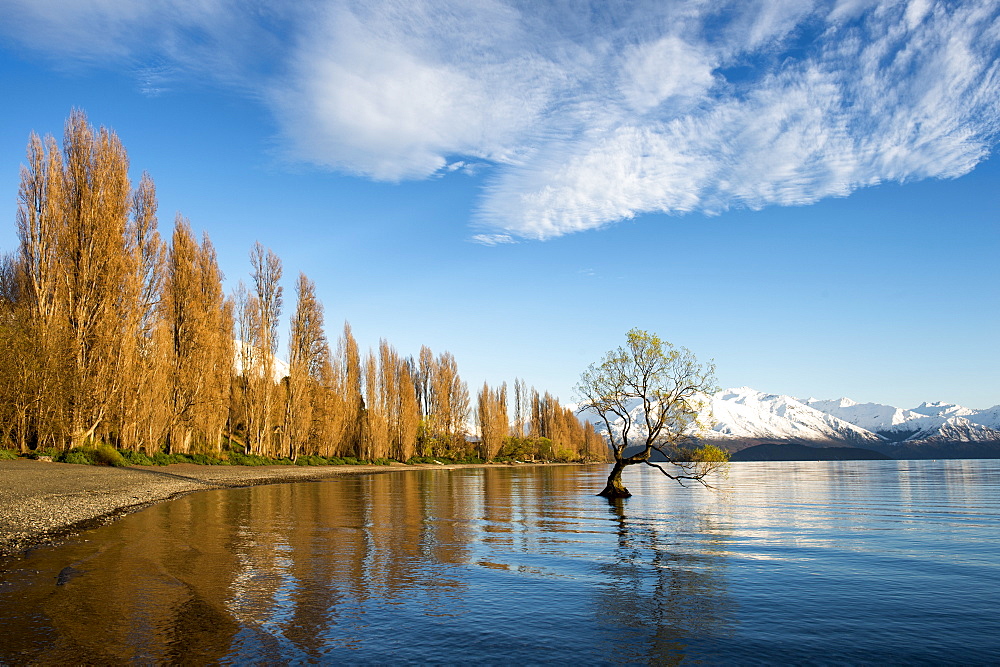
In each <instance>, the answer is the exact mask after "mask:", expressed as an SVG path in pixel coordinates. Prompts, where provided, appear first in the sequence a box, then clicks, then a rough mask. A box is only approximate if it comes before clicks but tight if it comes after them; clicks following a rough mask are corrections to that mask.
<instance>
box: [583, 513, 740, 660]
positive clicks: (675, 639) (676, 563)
mask: <svg viewBox="0 0 1000 667" xmlns="http://www.w3.org/2000/svg"><path fill="white" fill-rule="evenodd" d="M630 502H633V501H632V500H630V499H621V498H618V499H608V500H607V503H608V513H609V515H610V516H611V518H612V521H613V522H614V523H615V525H616V529H617V531H616V532H617V549H616V551H615V560H614V562H611V563H607V564H605V565H602V566H601V567H600V570H601V574H602V578H603V579H604V583H602V584H601V585H600V586H599V590H600V595H599V601H598V603H597V605H596V609H595V611H596V612H597V613H598V614H599V616H600V618H599V619H598V620H601V621H603V622H604V624H605V626H606V632H607V633H608V634H609V635H613V636H614V641H613V642H612V645H613V646H614V651H615V653H614V655H613V656H609V659H611V660H613V661H615V662H618V661H622V662H630V663H654V664H677V663H680V662H681V661H684V660H695V661H697V660H701V659H706V658H707V657H708V656H706V655H705V654H704V653H702V650H703V648H704V647H707V646H708V645H710V644H711V643H712V641H718V640H719V639H721V638H725V637H730V636H732V627H733V624H734V623H735V611H736V604H735V601H734V600H733V599H732V598H731V597H730V596H729V595H728V592H727V582H726V560H725V558H724V553H723V545H722V543H721V541H722V538H720V537H719V535H720V533H721V531H719V530H718V526H716V525H714V522H713V521H712V519H711V518H710V517H709V516H708V515H691V514H685V513H684V509H689V508H682V509H681V510H680V516H679V517H678V518H676V519H673V518H662V517H661V518H659V519H650V518H649V517H646V516H633V517H630V514H629V503H630ZM682 522H684V523H688V524H689V525H684V526H680V525H679V524H681V523H682ZM679 529H681V530H684V531H685V532H687V531H692V532H694V533H695V534H699V536H700V537H701V538H702V540H701V541H702V545H701V548H696V549H692V548H691V544H690V541H689V539H685V540H684V542H683V543H682V542H681V541H680V540H678V538H677V531H678V530H679ZM688 537H690V536H688ZM609 639H610V638H609Z"/></svg>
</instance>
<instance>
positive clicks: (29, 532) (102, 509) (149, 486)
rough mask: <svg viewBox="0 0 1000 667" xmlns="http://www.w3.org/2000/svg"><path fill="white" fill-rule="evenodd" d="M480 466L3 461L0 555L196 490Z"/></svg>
mask: <svg viewBox="0 0 1000 667" xmlns="http://www.w3.org/2000/svg"><path fill="white" fill-rule="evenodd" d="M475 467H481V466H477V465H466V464H449V465H434V464H429V465H428V464H420V465H403V464H394V465H391V466H315V467H314V466H288V465H285V466H261V467H249V466H199V465H194V464H190V463H184V464H174V465H169V466H162V467H160V466H155V467H146V466H141V467H140V466H133V467H128V468H107V467H102V466H88V465H77V464H72V463H49V462H46V461H31V460H27V459H19V460H16V461H0V555H2V556H10V555H16V554H19V553H22V552H24V551H25V550H27V549H30V548H32V547H35V546H38V545H41V544H51V543H54V542H57V541H58V540H59V539H60V538H62V537H65V536H67V535H71V534H73V533H77V532H80V531H82V530H87V529H89V528H93V527H96V526H99V525H102V524H104V523H108V522H110V521H113V520H115V519H116V518H118V517H120V516H123V515H125V514H128V513H130V512H136V511H139V510H141V509H143V508H146V507H149V506H150V505H152V504H154V503H158V502H162V501H165V500H170V499H173V498H176V497H178V496H181V495H183V494H186V493H191V492H192V491H201V490H204V489H222V488H236V487H244V486H256V485H258V484H279V483H283V482H303V481H318V480H324V479H330V478H336V477H338V476H342V475H357V474H363V473H388V472H399V471H406V470H419V469H434V470H442V469H457V468H475Z"/></svg>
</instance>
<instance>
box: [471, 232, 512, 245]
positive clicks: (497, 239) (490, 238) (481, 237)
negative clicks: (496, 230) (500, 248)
mask: <svg viewBox="0 0 1000 667" xmlns="http://www.w3.org/2000/svg"><path fill="white" fill-rule="evenodd" d="M469 240H470V241H472V242H473V243H478V244H480V245H506V244H508V243H517V241H515V240H514V237H513V236H511V235H510V234H473V235H472V237H471V238H470V239H469Z"/></svg>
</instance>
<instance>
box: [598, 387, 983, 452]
mask: <svg viewBox="0 0 1000 667" xmlns="http://www.w3.org/2000/svg"><path fill="white" fill-rule="evenodd" d="M704 405H705V409H704V410H702V413H701V415H700V418H699V421H701V422H703V423H705V424H708V425H709V430H707V431H703V432H702V433H700V434H699V436H698V437H699V438H700V439H701V440H704V441H712V442H715V443H717V444H720V445H723V446H727V447H728V448H730V449H738V448H740V447H744V446H746V445H748V444H756V443H761V442H768V441H770V442H798V443H802V444H813V445H848V446H853V447H869V446H871V447H876V446H878V447H879V448H880V449H882V451H886V450H885V447H886V446H888V447H890V448H892V447H893V446H894V445H902V444H907V445H920V444H924V443H926V444H937V445H940V444H943V443H958V442H967V443H982V442H1000V406H994V407H992V408H988V409H986V410H972V409H970V408H966V407H963V406H961V405H954V404H951V403H922V404H920V405H919V406H917V407H916V408H913V409H904V408H897V407H895V406H892V405H883V404H879V403H857V402H855V401H852V400H851V399H849V398H839V399H833V400H820V399H815V398H809V399H805V400H799V399H796V398H793V397H791V396H783V395H780V394H766V393H764V392H761V391H757V390H756V389H752V388H750V387H736V388H733V389H723V390H722V391H720V392H718V393H716V394H714V395H712V396H711V397H705V400H704ZM640 410H641V406H640V404H639V403H638V402H637V403H636V405H635V407H634V409H633V410H632V412H634V413H635V414H634V415H633V417H634V418H635V420H636V423H639V411H640ZM595 425H596V426H597V427H598V430H600V428H601V427H600V424H598V423H596V422H595ZM612 428H614V425H613V426H612ZM619 428H620V425H619ZM633 435H640V434H639V433H633Z"/></svg>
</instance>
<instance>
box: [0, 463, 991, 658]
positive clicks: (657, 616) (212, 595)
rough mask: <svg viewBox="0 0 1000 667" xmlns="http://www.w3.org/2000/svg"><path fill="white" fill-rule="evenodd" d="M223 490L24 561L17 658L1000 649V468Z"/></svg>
mask: <svg viewBox="0 0 1000 667" xmlns="http://www.w3.org/2000/svg"><path fill="white" fill-rule="evenodd" d="M636 468H638V469H630V470H628V471H627V472H626V483H627V485H628V486H629V488H630V489H631V490H632V491H633V493H634V494H635V496H634V497H632V498H630V499H628V500H626V501H624V502H620V503H618V504H609V503H608V502H607V501H605V500H603V499H601V498H597V497H594V496H593V493H595V492H596V491H597V490H599V489H600V488H602V486H603V481H604V475H606V474H607V469H606V468H605V467H603V466H591V467H573V466H551V467H537V468H503V467H497V468H490V469H482V470H460V471H443V470H428V471H405V472H399V473H389V474H380V475H365V476H357V477H345V478H340V479H336V480H331V481H326V482H319V483H298V484H284V485H274V486H261V487H254V488H249V489H238V490H226V491H207V492H202V493H197V494H192V495H189V496H186V497H184V498H181V499H178V500H176V501H173V502H170V503H166V504H162V505H158V506H155V507H151V508H149V509H147V510H145V511H143V512H140V513H137V514H134V515H131V516H128V517H125V518H124V519H122V520H120V521H118V522H116V523H114V524H111V525H109V526H105V527H103V528H99V529H97V530H94V531H90V532H88V533H86V534H83V535H80V536H79V537H77V538H74V539H72V540H70V541H68V542H67V543H65V544H63V545H61V546H59V547H54V548H51V547H50V548H40V549H37V550H35V551H34V552H32V553H31V554H29V555H28V556H27V557H26V558H23V559H18V560H12V561H8V562H6V563H4V564H2V565H0V628H2V631H0V662H12V663H22V662H28V661H32V662H43V663H44V662H49V663H65V662H81V661H84V662H94V663H96V662H101V663H115V662H126V661H130V662H196V663H204V662H222V663H247V662H321V663H327V662H345V661H347V662H381V663H386V662H392V663H398V662H406V661H412V662H438V663H440V662H471V661H477V662H485V663H501V662H502V663H510V662H523V663H537V662H544V661H559V662H569V661H582V662H586V663H602V662H605V663H619V662H627V663H675V662H703V663H709V664H715V663H741V664H747V663H754V662H760V663H775V662H796V663H802V662H807V663H844V662H850V663H858V662H865V663H885V662H893V663H900V662H903V663H914V662H928V663H930V662H933V663H940V662H950V663H963V664H969V663H990V662H993V663H995V662H998V661H1000V613H998V612H1000V547H998V546H997V538H998V536H1000V461H865V462H815V463H814V462H808V463H739V464H733V465H732V466H731V469H730V474H729V478H728V479H726V480H721V481H719V482H718V483H717V487H718V488H717V489H716V490H706V489H702V488H681V487H679V486H677V485H676V484H674V483H673V482H670V481H669V480H666V479H663V478H662V477H658V476H659V473H658V472H656V471H655V470H652V469H649V468H639V467H638V466H637V467H636Z"/></svg>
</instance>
